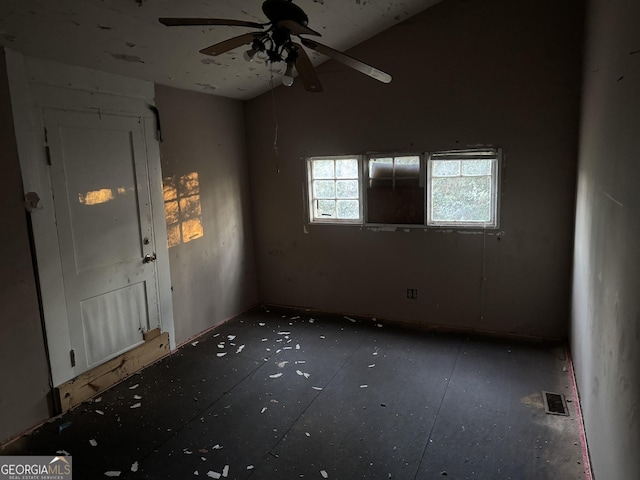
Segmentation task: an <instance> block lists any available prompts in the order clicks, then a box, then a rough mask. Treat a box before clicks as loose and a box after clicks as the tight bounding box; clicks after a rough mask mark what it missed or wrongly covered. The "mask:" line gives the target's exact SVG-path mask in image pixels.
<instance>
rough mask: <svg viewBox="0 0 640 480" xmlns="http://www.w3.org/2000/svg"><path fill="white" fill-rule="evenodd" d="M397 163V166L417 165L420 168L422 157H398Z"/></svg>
mask: <svg viewBox="0 0 640 480" xmlns="http://www.w3.org/2000/svg"><path fill="white" fill-rule="evenodd" d="M395 161H396V165H416V166H418V167H420V157H418V156H409V157H396V158H395Z"/></svg>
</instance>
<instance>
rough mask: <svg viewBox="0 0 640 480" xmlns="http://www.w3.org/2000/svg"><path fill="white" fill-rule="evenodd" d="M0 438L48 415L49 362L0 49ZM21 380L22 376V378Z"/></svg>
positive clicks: (4, 65) (1, 439) (13, 433)
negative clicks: (0, 230) (0, 226)
mask: <svg viewBox="0 0 640 480" xmlns="http://www.w3.org/2000/svg"><path fill="white" fill-rule="evenodd" d="M0 151H2V159H1V160H0V178H2V189H0V218H1V219H2V232H3V233H2V235H1V236H0V258H1V259H2V261H1V262H0V265H2V266H1V267H0V443H2V442H3V441H4V440H7V439H8V438H10V437H13V436H15V435H17V434H19V433H21V432H23V431H24V430H26V429H27V428H29V427H31V426H33V425H34V424H36V423H38V422H40V421H42V420H45V419H46V418H47V417H48V416H49V407H48V403H47V402H48V399H47V394H48V392H49V366H48V363H47V359H46V355H45V347H44V337H43V333H42V327H41V325H40V312H39V309H38V297H37V293H36V282H35V277H34V272H33V264H32V261H31V252H30V247H29V236H28V226H27V216H26V215H27V214H26V211H25V205H24V193H23V190H22V179H21V176H20V163H19V161H18V151H17V147H16V140H15V135H14V128H13V118H12V115H11V100H10V97H9V87H8V80H7V69H6V64H5V56H4V50H2V49H0ZM25 380H26V381H25Z"/></svg>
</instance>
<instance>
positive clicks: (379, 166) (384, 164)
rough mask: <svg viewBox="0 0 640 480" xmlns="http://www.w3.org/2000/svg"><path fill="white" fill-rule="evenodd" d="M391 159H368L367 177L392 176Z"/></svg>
mask: <svg viewBox="0 0 640 480" xmlns="http://www.w3.org/2000/svg"><path fill="white" fill-rule="evenodd" d="M392 177H393V159H391V158H374V159H371V160H369V178H372V179H375V178H392Z"/></svg>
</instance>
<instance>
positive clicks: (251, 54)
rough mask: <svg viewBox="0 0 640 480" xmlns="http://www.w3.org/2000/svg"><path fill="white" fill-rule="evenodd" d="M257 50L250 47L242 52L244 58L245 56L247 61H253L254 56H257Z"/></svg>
mask: <svg viewBox="0 0 640 480" xmlns="http://www.w3.org/2000/svg"><path fill="white" fill-rule="evenodd" d="M256 53H258V52H256V51H255V50H254V49H253V48H250V49H249V50H247V51H246V52H244V53H243V54H242V58H244V59H245V60H246V61H247V62H252V61H253V58H254V57H255V56H256Z"/></svg>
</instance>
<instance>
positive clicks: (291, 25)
mask: <svg viewBox="0 0 640 480" xmlns="http://www.w3.org/2000/svg"><path fill="white" fill-rule="evenodd" d="M276 25H277V26H278V27H284V28H286V29H287V30H289V32H291V34H292V35H315V36H316V37H321V36H322V35H320V34H319V33H318V32H316V31H315V30H312V29H310V28H309V27H307V26H306V25H302V24H300V23H298V22H296V21H294V20H280V21H279V22H278V23H277V24H276Z"/></svg>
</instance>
